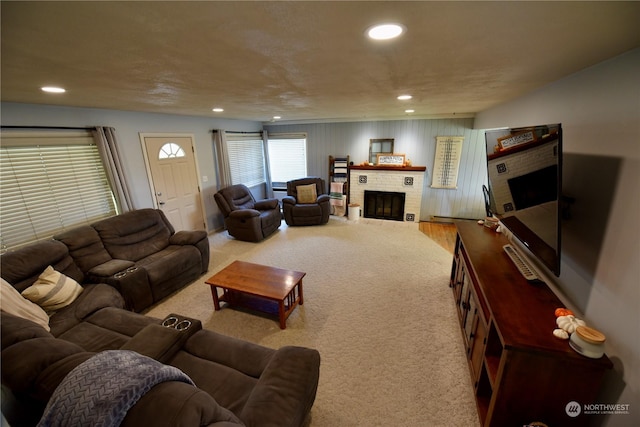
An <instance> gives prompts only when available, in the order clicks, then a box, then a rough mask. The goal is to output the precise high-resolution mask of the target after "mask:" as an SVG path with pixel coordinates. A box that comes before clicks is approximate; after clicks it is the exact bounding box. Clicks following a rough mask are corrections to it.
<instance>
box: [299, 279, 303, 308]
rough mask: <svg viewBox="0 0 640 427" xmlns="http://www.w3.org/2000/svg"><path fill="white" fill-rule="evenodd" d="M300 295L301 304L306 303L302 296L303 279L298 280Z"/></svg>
mask: <svg viewBox="0 0 640 427" xmlns="http://www.w3.org/2000/svg"><path fill="white" fill-rule="evenodd" d="M298 296H299V297H300V305H302V304H304V297H303V296H302V279H300V281H299V282H298Z"/></svg>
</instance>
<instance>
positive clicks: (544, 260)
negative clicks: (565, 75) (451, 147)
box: [485, 124, 562, 276]
mask: <svg viewBox="0 0 640 427" xmlns="http://www.w3.org/2000/svg"><path fill="white" fill-rule="evenodd" d="M485 138H486V143H487V172H488V175H489V180H488V182H489V189H488V200H487V212H488V213H489V212H490V213H492V214H493V215H495V216H496V217H497V218H499V219H500V222H501V223H502V225H503V226H504V227H506V228H507V229H508V230H509V231H510V232H511V234H512V235H513V236H514V237H515V238H516V239H518V240H519V241H520V242H521V243H522V245H524V246H525V247H526V248H527V249H528V250H529V252H530V253H531V255H533V256H534V257H535V258H536V259H537V260H538V261H539V263H541V264H542V265H543V266H544V267H546V268H547V269H548V270H549V271H551V272H552V273H553V274H555V275H556V276H559V275H560V252H561V251H560V234H561V233H560V231H561V230H560V227H561V206H560V203H559V202H560V199H561V197H560V196H561V194H562V128H561V125H560V124H550V125H542V126H531V127H522V128H511V129H496V130H490V131H486V133H485Z"/></svg>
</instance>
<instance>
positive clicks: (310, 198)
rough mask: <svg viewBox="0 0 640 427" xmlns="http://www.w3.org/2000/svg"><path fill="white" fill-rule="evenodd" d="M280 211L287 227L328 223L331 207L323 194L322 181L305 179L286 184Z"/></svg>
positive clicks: (313, 178) (327, 196)
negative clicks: (285, 192)
mask: <svg viewBox="0 0 640 427" xmlns="http://www.w3.org/2000/svg"><path fill="white" fill-rule="evenodd" d="M314 186H315V191H313V187H314ZM304 187H306V188H304ZM308 190H311V191H310V192H309V191H308ZM303 192H304V194H303ZM282 210H283V211H284V220H285V221H286V222H287V225H321V224H326V223H327V222H329V214H330V213H331V206H330V203H329V195H328V194H326V193H325V185H324V179H322V178H318V177H307V178H301V179H294V180H292V181H289V182H287V195H286V196H285V197H284V198H283V199H282Z"/></svg>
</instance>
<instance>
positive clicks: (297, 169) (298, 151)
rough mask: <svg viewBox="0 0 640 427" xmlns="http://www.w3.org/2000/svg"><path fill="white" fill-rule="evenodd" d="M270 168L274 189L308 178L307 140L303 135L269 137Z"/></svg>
mask: <svg viewBox="0 0 640 427" xmlns="http://www.w3.org/2000/svg"><path fill="white" fill-rule="evenodd" d="M268 144H269V168H270V171H271V182H272V185H273V187H274V188H285V187H286V183H287V181H291V180H294V179H298V178H304V177H306V176H307V138H306V135H304V134H302V135H300V134H289V135H287V134H278V135H270V136H269V141H268Z"/></svg>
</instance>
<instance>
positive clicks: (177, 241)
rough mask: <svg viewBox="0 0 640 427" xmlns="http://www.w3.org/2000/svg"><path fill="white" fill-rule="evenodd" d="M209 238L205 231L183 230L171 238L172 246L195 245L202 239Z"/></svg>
mask: <svg viewBox="0 0 640 427" xmlns="http://www.w3.org/2000/svg"><path fill="white" fill-rule="evenodd" d="M206 238H207V232H206V231H204V230H191V231H187V230H181V231H178V232H177V233H175V234H173V235H172V236H171V237H169V244H170V245H182V246H184V245H195V244H196V243H198V242H199V241H201V240H202V239H206Z"/></svg>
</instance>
